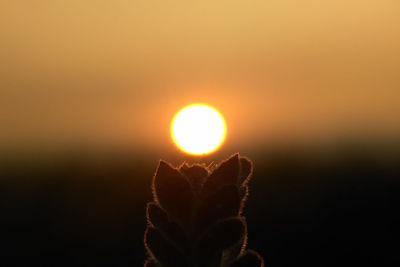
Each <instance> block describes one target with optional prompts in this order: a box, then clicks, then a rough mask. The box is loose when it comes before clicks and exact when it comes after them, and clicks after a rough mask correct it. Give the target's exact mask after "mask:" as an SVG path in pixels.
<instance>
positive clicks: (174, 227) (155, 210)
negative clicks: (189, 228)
mask: <svg viewBox="0 0 400 267" xmlns="http://www.w3.org/2000/svg"><path fill="white" fill-rule="evenodd" d="M147 219H148V221H149V223H150V224H151V225H152V226H154V227H155V228H158V229H159V230H160V231H161V232H162V233H163V234H164V235H165V236H166V237H167V238H169V239H170V240H171V241H173V242H174V243H175V244H176V245H177V246H179V247H180V248H182V250H183V249H185V247H186V246H187V243H188V241H187V239H186V235H185V233H184V231H183V230H182V228H181V227H180V226H179V225H178V224H177V223H175V222H169V221H168V215H167V214H166V213H165V211H163V210H162V209H161V208H160V207H159V206H158V205H157V204H156V203H154V202H151V203H148V204H147Z"/></svg>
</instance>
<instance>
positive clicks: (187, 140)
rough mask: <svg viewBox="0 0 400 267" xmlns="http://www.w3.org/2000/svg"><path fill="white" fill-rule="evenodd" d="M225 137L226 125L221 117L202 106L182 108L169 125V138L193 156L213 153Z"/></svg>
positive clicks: (210, 108) (214, 111)
mask: <svg viewBox="0 0 400 267" xmlns="http://www.w3.org/2000/svg"><path fill="white" fill-rule="evenodd" d="M225 135H226V124H225V121H224V119H223V117H222V115H221V114H220V113H219V112H218V111H216V110H215V109H214V108H212V107H210V106H207V105H204V104H194V105H189V106H186V107H184V108H183V109H181V110H180V111H179V112H178V113H177V114H176V115H175V117H174V119H173V120H172V123H171V136H172V139H173V140H174V142H175V144H176V145H177V146H178V147H179V148H180V149H182V150H183V151H185V152H186V153H189V154H193V155H202V154H208V153H210V152H213V151H215V150H216V149H217V148H218V147H219V146H220V145H221V144H222V142H223V141H224V139H225Z"/></svg>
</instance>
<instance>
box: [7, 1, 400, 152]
mask: <svg viewBox="0 0 400 267" xmlns="http://www.w3.org/2000/svg"><path fill="white" fill-rule="evenodd" d="M399 10H400V4H399V3H398V2H397V1H389V0H386V1H360V2H358V1H357V3H355V2H351V3H350V2H348V1H334V2H321V1H301V2H299V1H293V0H287V1H267V2H266V1H248V2H246V3H242V2H241V1H229V2H228V1H218V2H215V1H212V2H210V1H201V2H197V1H191V2H186V1H179V0H177V1H167V2H163V1H160V2H158V1H122V0H119V1H112V2H107V1H57V2H54V1H40V2H35V3H33V2H30V1H2V3H1V4H0V38H1V40H2V42H1V43H0V57H1V58H2V60H1V62H0V105H1V108H0V110H1V113H0V115H1V116H0V128H1V131H0V148H1V149H2V150H9V151H19V150H21V149H22V150H23V149H28V148H29V147H32V149H39V150H40V149H50V150H63V149H64V148H69V147H71V146H74V145H75V144H76V146H78V147H79V146H82V147H85V146H86V147H88V149H90V148H96V147H108V146H110V147H122V148H123V147H134V148H136V149H145V150H149V151H150V150H151V151H161V153H164V152H165V151H168V150H172V149H174V146H173V144H172V142H171V141H170V136H169V123H170V121H171V119H172V117H173V115H174V113H175V112H177V111H178V110H179V109H180V108H182V107H183V106H185V105H188V104H191V103H197V102H204V103H207V104H209V105H212V106H214V107H215V108H216V109H218V110H219V111H220V112H221V113H222V114H223V115H224V116H225V119H226V121H227V126H228V135H227V140H226V143H225V144H224V147H226V148H227V149H228V150H229V151H230V150H235V149H237V148H241V147H259V146H263V145H265V144H270V143H272V144H273V143H275V142H276V140H283V142H286V141H287V142H294V143H296V142H297V143H305V144H307V142H308V143H310V144H312V143H319V142H321V143H326V144H329V143H332V142H333V143H334V142H341V140H346V139H353V140H365V142H368V141H369V140H371V141H373V142H375V141H376V142H378V143H379V142H380V141H383V142H384V141H385V140H387V139H393V140H396V139H398V137H397V136H399V134H400V117H399V116H398V114H400V103H399V102H400V101H399V99H400V90H399V88H400V68H399V62H400V50H399V47H400V35H399V34H398V33H399V32H400V16H398V14H399V13H398V11H399Z"/></svg>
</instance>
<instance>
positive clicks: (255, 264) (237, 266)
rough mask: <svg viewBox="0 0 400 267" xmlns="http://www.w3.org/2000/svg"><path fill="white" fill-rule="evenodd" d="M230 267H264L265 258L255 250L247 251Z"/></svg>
mask: <svg viewBox="0 0 400 267" xmlns="http://www.w3.org/2000/svg"><path fill="white" fill-rule="evenodd" d="M229 267H264V260H263V258H262V257H261V256H260V255H259V254H258V253H257V252H255V251H253V250H247V251H246V252H245V254H244V255H243V256H242V257H240V258H239V259H238V260H236V261H235V262H234V263H232V264H231V265H229Z"/></svg>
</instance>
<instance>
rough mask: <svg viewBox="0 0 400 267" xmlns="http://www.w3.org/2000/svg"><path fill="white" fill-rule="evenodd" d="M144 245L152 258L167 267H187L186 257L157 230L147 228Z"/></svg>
mask: <svg viewBox="0 0 400 267" xmlns="http://www.w3.org/2000/svg"><path fill="white" fill-rule="evenodd" d="M144 243H145V246H146V249H147V251H148V252H149V254H150V255H152V257H154V258H155V259H156V260H157V261H159V262H160V263H161V266H163V267H164V266H165V267H187V263H186V260H185V257H184V255H183V254H182V253H181V252H180V251H179V250H178V248H177V247H176V246H174V245H173V244H172V243H171V242H170V241H169V240H168V239H167V238H166V237H165V236H164V235H163V234H162V233H161V231H160V230H158V229H157V228H153V227H147V229H146V232H145V236H144Z"/></svg>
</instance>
